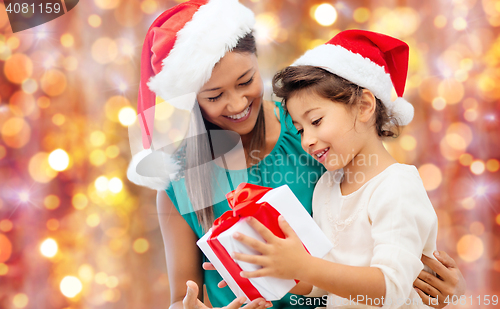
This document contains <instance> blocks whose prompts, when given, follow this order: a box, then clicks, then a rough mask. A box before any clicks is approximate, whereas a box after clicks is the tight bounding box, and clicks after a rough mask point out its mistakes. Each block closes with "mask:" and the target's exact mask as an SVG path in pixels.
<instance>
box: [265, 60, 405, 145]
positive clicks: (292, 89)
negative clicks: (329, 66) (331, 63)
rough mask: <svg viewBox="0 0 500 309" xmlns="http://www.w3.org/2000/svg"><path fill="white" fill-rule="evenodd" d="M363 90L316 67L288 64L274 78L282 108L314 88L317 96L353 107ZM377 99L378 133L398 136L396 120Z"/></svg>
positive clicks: (383, 135)
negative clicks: (291, 99) (292, 99)
mask: <svg viewBox="0 0 500 309" xmlns="http://www.w3.org/2000/svg"><path fill="white" fill-rule="evenodd" d="M363 89H364V88H362V87H360V86H358V85H356V84H354V83H351V82H350V81H348V80H346V79H345V78H342V77H340V76H338V75H335V74H333V73H330V72H328V71H327V70H325V69H322V68H320V67H315V66H307V65H301V66H289V67H286V68H285V69H283V70H281V71H280V72H278V73H276V75H274V77H273V92H274V94H275V95H276V96H278V97H280V98H282V103H283V106H284V107H285V110H286V102H287V101H288V99H289V98H290V97H292V96H293V95H294V94H297V93H298V92H299V91H303V90H306V91H313V93H315V94H317V95H319V96H320V97H323V98H325V99H329V100H332V101H334V102H338V103H343V104H345V105H347V106H348V107H353V106H355V105H356V104H357V102H358V101H359V99H360V98H361V96H362V95H363ZM376 100H377V107H376V109H375V128H376V130H377V134H378V136H380V137H397V135H398V134H399V125H398V122H397V119H396V118H395V117H393V116H392V115H391V114H390V113H389V111H388V110H387V108H386V107H385V105H384V104H383V103H382V101H380V100H379V99H378V98H376Z"/></svg>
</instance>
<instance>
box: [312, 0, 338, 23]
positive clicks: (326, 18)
mask: <svg viewBox="0 0 500 309" xmlns="http://www.w3.org/2000/svg"><path fill="white" fill-rule="evenodd" d="M314 19H315V20H316V22H318V24H320V25H321V26H325V27H327V26H331V25H333V23H335V21H336V20H337V10H336V9H335V8H334V7H333V5H331V4H329V3H323V4H320V5H318V6H317V7H316V9H315V10H314Z"/></svg>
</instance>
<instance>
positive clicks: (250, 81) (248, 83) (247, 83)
mask: <svg viewBox="0 0 500 309" xmlns="http://www.w3.org/2000/svg"><path fill="white" fill-rule="evenodd" d="M252 82H253V76H252V77H251V78H250V79H249V80H248V81H247V82H244V83H242V84H240V86H248V85H250V84H251V83H252Z"/></svg>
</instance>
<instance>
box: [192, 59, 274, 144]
mask: <svg viewBox="0 0 500 309" xmlns="http://www.w3.org/2000/svg"><path fill="white" fill-rule="evenodd" d="M263 91H264V86H263V84H262V79H261V77H260V74H259V67H258V63H257V57H256V56H255V55H254V54H250V53H237V52H228V53H227V54H226V55H225V56H224V57H223V58H222V59H221V60H220V61H219V63H217V64H216V65H215V67H214V69H213V71H212V76H211V77H210V80H209V81H208V82H207V83H206V84H205V85H204V86H203V87H202V89H201V90H200V92H199V93H198V95H197V99H198V103H199V104H200V107H201V112H202V114H203V117H204V118H205V119H206V120H208V121H209V122H211V123H213V124H215V125H217V126H219V127H220V128H222V129H224V130H231V131H235V132H236V133H238V134H239V135H245V134H248V133H250V132H251V131H252V130H253V128H254V127H255V123H256V121H257V115H258V114H259V111H260V109H261V107H262V94H263Z"/></svg>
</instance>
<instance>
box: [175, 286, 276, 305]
mask: <svg viewBox="0 0 500 309" xmlns="http://www.w3.org/2000/svg"><path fill="white" fill-rule="evenodd" d="M186 285H187V292H186V296H185V297H184V299H183V300H182V305H183V307H184V309H208V307H207V306H205V304H204V303H202V302H201V301H200V300H199V299H198V285H197V284H196V283H195V282H193V281H188V282H186ZM244 303H245V297H238V298H236V299H235V300H233V301H232V302H231V303H230V304H229V305H227V306H225V307H223V308H224V309H237V308H240V307H241V305H243V304H244ZM271 306H272V305H271V303H270V302H266V301H265V300H264V299H263V298H259V299H255V300H253V301H252V302H251V303H249V304H248V305H246V306H244V307H243V308H245V309H264V308H269V307H271Z"/></svg>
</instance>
